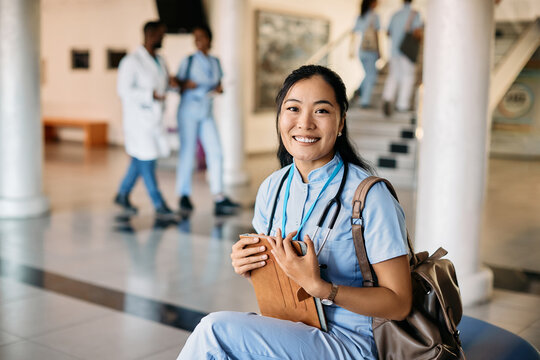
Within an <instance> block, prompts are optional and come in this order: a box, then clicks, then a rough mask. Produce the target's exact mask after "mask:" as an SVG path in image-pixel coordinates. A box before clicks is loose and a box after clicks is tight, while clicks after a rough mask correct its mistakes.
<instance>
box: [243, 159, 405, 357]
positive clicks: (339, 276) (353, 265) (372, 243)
mask: <svg viewBox="0 0 540 360" xmlns="http://www.w3.org/2000/svg"><path fill="white" fill-rule="evenodd" d="M339 161H340V157H339V155H336V156H334V158H333V159H332V160H331V161H330V162H328V163H327V164H326V165H324V166H322V167H321V168H318V169H315V170H313V171H311V172H310V173H309V175H308V183H304V182H303V181H302V177H301V175H300V173H299V172H298V169H296V167H295V169H294V175H293V180H292V184H291V190H290V196H289V201H288V206H287V224H286V229H285V231H284V233H287V234H288V233H290V232H292V231H295V230H297V229H298V227H299V225H300V223H301V221H302V218H303V216H304V214H306V212H307V211H308V210H309V208H310V206H311V204H312V203H313V202H314V201H315V199H316V198H317V195H318V194H319V192H320V190H321V189H322V187H323V185H324V183H325V182H326V180H327V179H328V178H329V176H330V174H331V173H332V171H333V170H334V168H335V167H336V166H337V164H338V163H339ZM291 166H292V165H288V166H285V167H284V168H282V169H280V170H278V171H276V172H274V173H273V174H272V175H270V176H269V177H268V178H266V180H264V182H263V183H262V185H261V186H260V188H259V191H258V194H257V200H256V203H255V214H254V217H253V226H254V228H255V230H256V231H257V232H258V233H266V230H267V228H268V221H269V217H270V215H271V214H270V212H271V209H272V206H273V203H274V199H275V196H276V192H277V188H278V186H279V182H280V180H281V178H282V177H283V175H284V174H285V173H286V172H288V171H289V169H290V167H291ZM343 172H344V169H343V168H342V169H341V170H340V171H339V172H338V174H337V175H336V177H335V178H334V179H333V180H332V182H331V183H330V185H329V186H328V188H327V189H326V190H325V192H324V193H323V194H322V196H321V198H320V199H319V202H318V203H317V205H316V207H315V209H314V210H313V213H312V214H311V216H310V218H309V220H308V221H307V222H306V224H305V225H304V228H303V229H302V233H301V234H300V236H299V239H303V236H304V235H305V234H308V235H309V236H310V237H311V239H312V240H313V242H314V243H315V249H316V250H317V249H319V246H320V244H321V242H322V240H323V238H324V233H325V232H326V231H325V230H324V229H326V228H325V226H327V223H328V221H330V218H331V216H330V215H328V217H327V220H326V221H325V223H324V225H323V230H324V231H319V233H318V234H317V238H315V239H313V237H312V236H313V233H314V231H315V228H316V225H317V223H318V221H319V218H320V216H321V213H322V212H323V211H324V208H325V207H326V204H327V203H328V201H329V200H330V199H332V198H333V197H334V196H335V194H336V193H337V191H338V188H339V185H340V183H341V179H342V176H343ZM368 176H370V175H369V174H368V173H367V172H366V171H365V170H363V169H362V168H360V167H358V166H356V165H352V164H349V173H348V175H347V181H346V183H345V187H344V189H343V193H342V195H341V198H340V200H341V206H342V207H341V211H340V213H339V216H338V218H337V221H336V224H335V226H334V229H333V230H332V233H331V234H330V236H329V238H328V240H327V243H326V245H325V246H324V248H323V250H322V252H321V253H320V255H319V264H326V265H327V268H326V269H321V277H322V278H323V279H324V280H326V281H329V282H333V283H335V284H338V285H345V286H355V287H362V280H363V278H362V273H361V271H360V267H359V265H358V260H357V257H356V251H355V248H354V242H353V238H352V227H351V223H350V221H351V215H352V199H353V197H354V193H355V191H356V188H357V187H358V184H360V182H361V181H362V180H364V179H365V178H367V177H368ZM285 186H286V184H284V186H283V188H282V189H281V192H280V194H279V198H278V204H277V208H276V213H275V216H274V220H273V226H272V231H271V233H270V235H275V234H276V230H277V229H278V228H280V227H281V226H282V225H281V218H282V211H283V197H284V194H285ZM330 213H332V211H331V212H330ZM363 219H364V222H365V230H364V236H365V243H366V249H367V254H368V258H369V260H370V262H371V263H373V264H376V263H379V262H382V261H385V260H389V259H392V258H395V257H398V256H402V255H405V254H407V253H408V248H407V245H406V244H407V231H406V226H405V215H404V213H403V209H402V208H401V206H400V205H399V203H398V202H397V201H396V200H395V199H394V197H393V196H392V194H391V193H390V192H389V191H388V189H387V188H386V185H384V184H383V183H378V184H376V185H375V186H374V187H372V188H371V190H370V192H369V194H368V196H367V199H366V206H365V209H364V213H363ZM325 314H326V318H327V322H328V327H329V331H330V332H331V333H334V334H336V335H337V336H346V337H348V338H350V339H351V340H352V341H353V342H355V343H356V344H357V345H358V346H359V347H361V348H363V349H364V350H367V351H369V352H370V353H372V354H376V353H377V350H376V346H375V342H374V340H373V332H372V329H371V318H370V317H368V316H364V315H360V314H356V313H354V312H351V311H349V310H346V309H344V308H341V307H339V306H337V305H332V306H325ZM364 353H365V352H364Z"/></svg>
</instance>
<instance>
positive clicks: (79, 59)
mask: <svg viewBox="0 0 540 360" xmlns="http://www.w3.org/2000/svg"><path fill="white" fill-rule="evenodd" d="M71 68H72V69H74V70H86V69H89V68H90V51H89V50H75V49H72V50H71Z"/></svg>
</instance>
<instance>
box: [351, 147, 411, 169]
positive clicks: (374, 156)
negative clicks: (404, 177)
mask: <svg viewBox="0 0 540 360" xmlns="http://www.w3.org/2000/svg"><path fill="white" fill-rule="evenodd" d="M360 155H362V157H363V158H364V159H366V160H367V161H369V162H370V163H371V164H372V165H373V166H375V167H377V168H389V169H409V170H413V169H414V167H415V157H414V154H390V153H386V152H376V151H369V150H368V151H361V152H360Z"/></svg>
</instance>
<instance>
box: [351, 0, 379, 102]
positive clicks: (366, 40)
mask: <svg viewBox="0 0 540 360" xmlns="http://www.w3.org/2000/svg"><path fill="white" fill-rule="evenodd" d="M376 6H377V0H362V2H361V4H360V15H359V16H358V18H357V19H356V23H355V25H354V28H353V36H351V45H350V51H349V53H350V57H351V58H352V57H354V55H355V51H354V50H355V44H356V43H357V34H358V35H361V43H360V46H359V49H358V57H359V59H360V62H361V63H362V66H363V68H364V74H365V75H364V79H363V80H362V83H361V84H360V87H359V88H358V90H356V91H355V95H356V96H359V97H360V106H361V107H362V108H370V107H372V105H371V94H372V93H373V87H374V86H375V83H376V82H377V73H378V71H377V67H376V66H375V63H376V62H377V60H378V59H379V57H380V52H379V35H378V31H379V29H380V22H379V15H377V14H376V13H375V7H376Z"/></svg>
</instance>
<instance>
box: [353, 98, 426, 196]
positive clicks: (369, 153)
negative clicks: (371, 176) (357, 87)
mask: <svg viewBox="0 0 540 360" xmlns="http://www.w3.org/2000/svg"><path fill="white" fill-rule="evenodd" d="M347 126H348V131H349V136H350V138H351V141H352V142H353V143H354V144H355V145H356V148H357V150H358V152H359V153H360V155H361V156H362V157H363V158H364V159H366V160H367V161H369V162H370V163H371V164H372V165H373V166H374V168H375V169H376V171H377V175H378V176H381V177H384V178H387V179H388V180H390V181H391V182H392V183H393V184H394V185H395V186H396V187H400V188H414V187H415V185H416V147H417V141H416V137H415V132H416V125H415V118H414V115H413V113H394V114H393V115H392V117H389V118H387V117H385V116H384V115H383V114H382V111H381V110H380V109H379V108H377V109H360V108H357V107H353V108H351V109H350V110H349V111H348V112H347Z"/></svg>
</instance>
